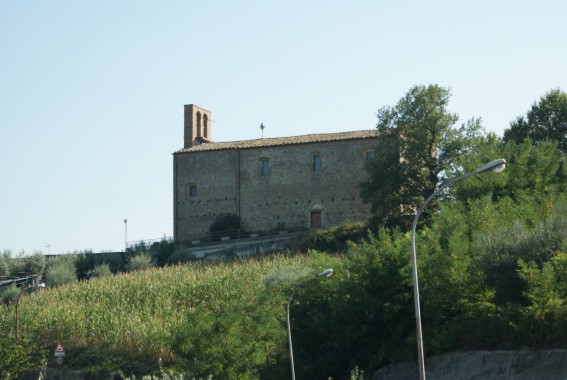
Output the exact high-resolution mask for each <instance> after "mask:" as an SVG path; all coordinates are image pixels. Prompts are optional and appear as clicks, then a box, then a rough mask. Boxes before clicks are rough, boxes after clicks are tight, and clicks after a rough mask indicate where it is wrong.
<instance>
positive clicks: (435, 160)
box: [360, 85, 482, 227]
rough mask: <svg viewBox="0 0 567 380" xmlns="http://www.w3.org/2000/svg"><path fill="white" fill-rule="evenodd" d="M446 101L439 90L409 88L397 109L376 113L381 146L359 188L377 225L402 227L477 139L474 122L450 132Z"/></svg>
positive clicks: (443, 91)
mask: <svg viewBox="0 0 567 380" xmlns="http://www.w3.org/2000/svg"><path fill="white" fill-rule="evenodd" d="M450 95H451V93H450V90H449V89H446V88H443V87H440V86H438V85H429V86H414V87H412V88H411V89H410V90H409V91H408V92H407V93H406V95H405V96H404V97H403V98H402V99H401V100H400V101H399V102H398V104H396V106H394V107H389V106H386V107H383V108H381V109H380V110H378V114H377V116H378V123H377V129H378V130H379V131H380V132H381V136H382V140H381V143H380V146H379V147H377V148H376V154H375V155H374V158H373V159H372V160H371V161H370V162H369V165H368V174H369V176H368V180H367V181H366V182H363V183H361V185H360V186H361V195H362V198H363V200H364V201H365V202H367V203H370V204H371V206H372V212H373V215H374V216H373V221H374V222H375V223H376V224H377V225H379V226H387V227H393V226H398V225H402V226H403V225H404V224H406V225H407V224H408V222H409V220H410V217H411V214H413V212H414V211H415V210H416V208H417V207H419V205H420V204H421V203H422V202H423V201H424V199H425V198H426V197H427V196H429V195H430V194H431V193H432V192H433V191H435V189H436V187H437V184H438V183H439V181H440V179H441V178H440V177H441V175H442V174H443V173H448V172H450V171H453V170H455V169H457V168H456V166H457V165H458V157H459V156H460V155H462V154H466V153H467V152H470V150H471V149H472V147H473V146H474V143H475V141H477V140H478V137H479V136H480V135H481V132H482V127H481V125H480V120H478V119H472V120H471V121H469V122H468V123H466V124H463V125H462V126H461V127H460V128H454V126H455V124H456V123H457V121H458V119H459V118H458V115H457V114H453V113H450V112H449V111H448V110H447V105H448V103H449V98H450Z"/></svg>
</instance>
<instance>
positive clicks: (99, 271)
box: [92, 263, 112, 277]
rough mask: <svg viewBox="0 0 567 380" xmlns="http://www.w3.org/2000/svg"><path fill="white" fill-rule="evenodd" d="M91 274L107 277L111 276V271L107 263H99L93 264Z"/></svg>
mask: <svg viewBox="0 0 567 380" xmlns="http://www.w3.org/2000/svg"><path fill="white" fill-rule="evenodd" d="M92 274H93V276H94V277H108V276H112V271H111V270H110V265H109V264H108V263H101V264H97V265H95V267H94V269H93V272H92Z"/></svg>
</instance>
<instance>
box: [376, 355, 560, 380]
mask: <svg viewBox="0 0 567 380" xmlns="http://www.w3.org/2000/svg"><path fill="white" fill-rule="evenodd" d="M425 372H426V375H427V376H426V378H427V379H428V380H473V379H474V380H537V379H545V380H565V379H567V350H539V351H529V350H522V351H471V352H459V353H449V354H446V355H442V356H436V357H432V358H426V359H425ZM417 378H419V374H418V367H417V362H412V363H402V364H396V365H391V366H388V367H385V368H382V369H380V370H379V371H378V372H376V373H375V374H374V376H373V377H372V380H406V379H417Z"/></svg>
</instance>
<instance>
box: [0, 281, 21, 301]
mask: <svg viewBox="0 0 567 380" xmlns="http://www.w3.org/2000/svg"><path fill="white" fill-rule="evenodd" d="M18 295H20V289H19V288H17V287H16V285H11V286H9V287H7V288H6V289H4V290H3V291H2V292H1V293H0V299H1V300H2V303H5V304H8V303H12V302H14V301H15V300H16V298H18Z"/></svg>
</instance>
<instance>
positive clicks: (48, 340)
mask: <svg viewBox="0 0 567 380" xmlns="http://www.w3.org/2000/svg"><path fill="white" fill-rule="evenodd" d="M335 260H338V259H335ZM318 265H319V263H318V260H317V259H316V258H314V257H313V256H309V255H307V256H305V255H303V256H293V257H286V256H283V255H282V256H276V257H272V258H265V259H259V260H245V261H234V262H218V263H192V264H186V265H176V266H170V267H164V268H154V269H148V270H140V271H136V272H134V273H127V274H120V275H116V276H113V277H99V278H92V279H91V280H90V281H82V282H78V283H73V284H69V285H65V286H58V287H53V288H49V289H46V290H42V291H40V292H37V293H35V294H33V295H31V296H29V297H24V298H23V299H22V300H21V302H20V313H19V314H20V321H19V325H20V329H21V331H22V332H23V333H24V332H25V333H27V334H30V335H31V336H34V337H35V338H36V339H37V341H38V342H40V343H42V344H44V345H46V346H50V345H54V343H55V342H57V341H61V342H62V343H63V345H64V346H65V347H66V349H67V351H68V352H69V350H71V351H72V350H73V349H74V348H97V349H98V350H109V351H115V352H121V353H129V354H132V355H136V356H143V357H147V358H149V360H153V362H154V363H155V364H157V362H158V360H159V359H160V358H161V359H163V360H164V361H166V362H167V361H174V360H175V359H176V358H175V352H174V351H173V349H172V342H173V340H174V338H175V336H176V334H177V332H178V331H180V330H183V329H186V327H187V326H191V325H198V324H199V319H202V318H206V319H209V318H210V319H213V318H217V317H218V316H219V315H221V314H222V313H224V312H226V310H224V309H223V308H226V305H228V304H230V303H231V302H232V303H233V304H234V301H235V300H237V303H238V305H239V307H242V308H246V307H248V308H257V307H260V308H277V310H278V311H277V313H276V314H281V317H282V318H283V316H284V313H283V309H282V307H283V298H282V297H281V296H278V290H277V288H276V290H269V291H270V292H272V293H271V294H272V296H270V297H262V296H261V294H265V292H266V291H268V290H267V288H266V279H267V278H272V277H273V276H272V275H271V273H276V272H281V271H282V270H289V271H292V272H293V271H298V272H301V273H305V268H312V270H311V272H312V274H314V273H318V272H319V271H320V270H321V269H323V268H321V267H319V266H318ZM282 268H283V269H282ZM280 290H281V289H280ZM259 303H262V304H259ZM280 309H282V310H280ZM241 310H243V309H241ZM279 322H281V320H280V321H279ZM14 323H15V320H14V312H13V308H10V307H2V308H0V331H3V332H4V333H8V334H9V332H10V331H11V327H10V326H14ZM283 326H284V325H283V323H282V324H279V326H278V327H281V328H283ZM12 329H13V328H12ZM284 331H285V330H284ZM284 343H285V342H284ZM284 347H285V345H284Z"/></svg>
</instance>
